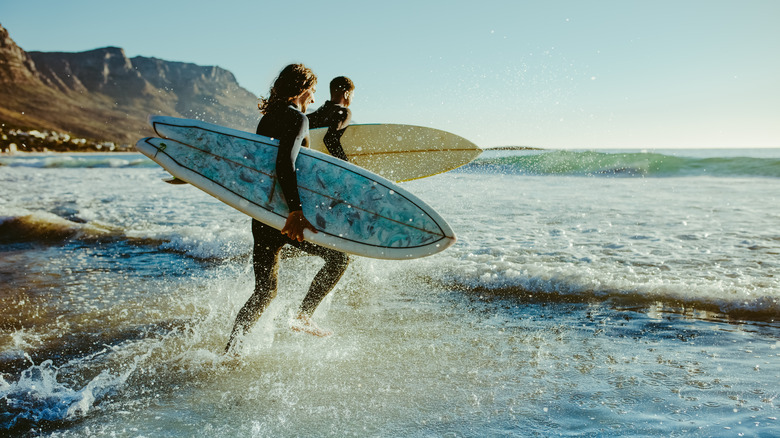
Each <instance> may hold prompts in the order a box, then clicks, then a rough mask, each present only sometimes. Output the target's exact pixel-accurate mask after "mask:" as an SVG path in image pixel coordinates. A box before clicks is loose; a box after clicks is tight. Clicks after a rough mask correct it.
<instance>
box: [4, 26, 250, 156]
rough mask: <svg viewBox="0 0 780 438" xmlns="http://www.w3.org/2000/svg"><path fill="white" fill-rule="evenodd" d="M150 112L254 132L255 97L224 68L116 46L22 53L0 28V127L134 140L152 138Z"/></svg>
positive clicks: (100, 138) (107, 139)
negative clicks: (140, 54)
mask: <svg viewBox="0 0 780 438" xmlns="http://www.w3.org/2000/svg"><path fill="white" fill-rule="evenodd" d="M149 114H164V115H170V116H178V117H186V118H193V119H199V120H204V121H207V122H211V123H217V124H220V125H224V126H229V127H232V128H236V129H242V130H248V131H251V130H254V127H255V125H256V123H257V119H258V117H259V113H258V111H257V97H256V96H255V95H253V94H252V93H250V92H249V91H247V90H246V89H244V88H242V87H241V86H240V85H239V84H238V82H237V81H236V78H235V77H234V76H233V74H232V73H230V72H229V71H227V70H225V69H222V68H220V67H215V66H199V65H195V64H189V63H183V62H170V61H165V60H161V59H156V58H146V57H134V58H128V57H127V55H126V54H125V52H124V50H122V49H121V48H118V47H104V48H100V49H95V50H90V51H86V52H79V53H62V52H29V53H27V52H25V51H24V50H22V49H21V48H20V47H18V46H17V45H16V43H14V41H13V40H12V39H11V37H10V36H9V34H8V32H7V31H6V30H5V29H4V28H3V27H2V26H0V122H2V123H3V124H5V125H6V126H7V127H14V128H23V129H48V130H53V131H64V132H69V133H71V134H74V135H78V136H82V137H89V138H94V139H97V140H106V141H116V142H120V143H134V142H135V141H136V140H137V139H138V138H140V137H144V136H148V135H153V133H152V132H151V129H150V128H149V127H148V124H147V122H146V119H147V117H148V116H149Z"/></svg>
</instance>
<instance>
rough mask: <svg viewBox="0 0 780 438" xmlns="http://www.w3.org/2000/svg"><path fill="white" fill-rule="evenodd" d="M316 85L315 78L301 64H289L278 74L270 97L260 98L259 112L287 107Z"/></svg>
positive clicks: (311, 72) (308, 69) (309, 70)
mask: <svg viewBox="0 0 780 438" xmlns="http://www.w3.org/2000/svg"><path fill="white" fill-rule="evenodd" d="M314 85H317V76H316V75H315V74H314V72H313V71H311V69H310V68H308V67H306V66H305V65H303V64H290V65H288V66H287V67H285V68H284V69H282V71H281V72H280V73H279V76H278V77H277V78H276V80H275V81H274V85H273V86H272V87H271V91H270V95H269V96H268V97H267V98H265V97H263V98H260V104H259V105H257V107H258V108H260V112H261V113H263V114H268V112H269V111H271V110H273V109H274V108H277V107H280V106H287V105H289V104H290V102H292V101H293V99H295V98H296V97H298V96H300V95H301V93H303V92H304V91H306V90H307V89H308V88H311V87H312V86H314Z"/></svg>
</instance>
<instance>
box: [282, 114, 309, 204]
mask: <svg viewBox="0 0 780 438" xmlns="http://www.w3.org/2000/svg"><path fill="white" fill-rule="evenodd" d="M307 132H308V122H307V120H306V118H305V116H303V117H301V118H299V119H298V120H296V121H294V122H293V123H291V125H290V129H289V130H287V132H286V133H285V135H283V136H281V137H280V138H279V153H278V154H277V155H276V176H277V178H279V185H280V186H281V187H282V194H283V195H284V200H285V201H287V208H288V209H289V210H290V211H291V212H292V211H296V210H301V209H302V207H301V198H300V195H299V194H298V175H297V173H296V170H295V159H296V158H297V157H298V150H299V149H300V147H301V143H303V139H304V138H306V134H307Z"/></svg>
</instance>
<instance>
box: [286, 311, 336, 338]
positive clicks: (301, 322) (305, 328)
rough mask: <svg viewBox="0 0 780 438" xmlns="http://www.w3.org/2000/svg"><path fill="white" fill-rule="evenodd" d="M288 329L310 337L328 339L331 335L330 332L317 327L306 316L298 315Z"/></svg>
mask: <svg viewBox="0 0 780 438" xmlns="http://www.w3.org/2000/svg"><path fill="white" fill-rule="evenodd" d="M290 328H291V329H293V330H294V331H296V332H303V333H308V334H310V335H314V336H319V337H321V338H325V337H328V336H330V335H332V334H333V332H332V331H330V330H327V329H323V328H320V327H318V326H317V324H315V323H314V321H312V320H311V317H309V316H306V315H298V316H297V317H296V318H295V319H294V320H293V321H292V323H291V324H290Z"/></svg>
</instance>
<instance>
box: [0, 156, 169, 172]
mask: <svg viewBox="0 0 780 438" xmlns="http://www.w3.org/2000/svg"><path fill="white" fill-rule="evenodd" d="M0 165H5V166H9V167H31V168H36V169H100V168H114V169H119V168H134V167H141V168H155V167H157V164H156V163H154V162H153V161H152V160H149V159H148V158H146V157H143V156H141V155H140V154H138V155H136V154H52V155H30V156H26V155H22V156H12V157H4V158H2V159H1V160H0Z"/></svg>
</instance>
